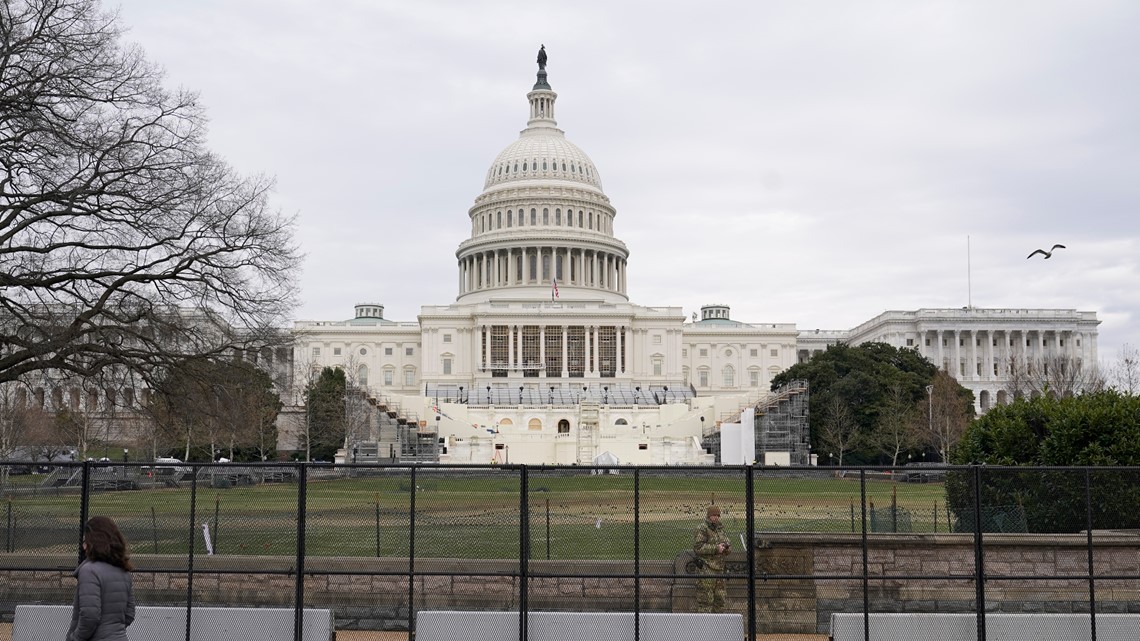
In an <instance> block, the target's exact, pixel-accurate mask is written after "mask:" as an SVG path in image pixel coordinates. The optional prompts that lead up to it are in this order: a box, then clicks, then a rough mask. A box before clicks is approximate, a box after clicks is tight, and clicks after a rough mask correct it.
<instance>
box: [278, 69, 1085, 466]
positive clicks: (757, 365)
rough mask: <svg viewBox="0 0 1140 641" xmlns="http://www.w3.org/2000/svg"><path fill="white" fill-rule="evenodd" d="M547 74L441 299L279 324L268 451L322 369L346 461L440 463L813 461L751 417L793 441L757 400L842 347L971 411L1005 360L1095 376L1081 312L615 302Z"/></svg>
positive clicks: (772, 402)
mask: <svg viewBox="0 0 1140 641" xmlns="http://www.w3.org/2000/svg"><path fill="white" fill-rule="evenodd" d="M545 62H546V56H545V51H542V52H541V53H540V59H539V71H538V77H537V82H536V83H535V84H534V87H533V88H532V89H531V91H530V92H529V93H528V94H527V95H526V98H527V102H528V105H529V110H528V117H527V121H526V128H525V129H523V130H522V132H521V133H520V134H519V137H518V139H517V140H515V141H514V142H512V143H510V144H509V145H507V146H506V148H505V149H503V151H501V152H500V153H499V154H498V156H496V157H495V159H494V161H493V162H492V163H491V166H490V167H489V168H488V169H487V172H486V177H485V181H484V187H483V191H482V193H480V194H479V195H478V196H477V197H476V198H475V203H474V205H473V206H472V207H471V209H470V210H469V211H468V213H467V217H468V224H469V226H470V230H471V231H470V237H469V238H468V239H466V240H464V241H463V242H462V243H460V245H459V247H458V249H457V250H456V258H457V267H458V270H457V271H458V273H457V286H458V296H457V297H456V299H455V302H454V303H452V304H449V305H439V306H425V307H423V308H421V311H420V314H419V316H418V318H417V320H415V321H409V322H397V321H392V320H389V319H386V318H385V317H384V308H383V306H382V305H380V304H371V303H369V304H358V305H356V307H355V314H354V316H353V318H351V319H349V320H344V321H299V322H297V323H296V324H295V327H294V339H295V343H294V351H293V368H294V381H293V387H294V389H293V390H289V391H287V393H286V394H284V395H283V400H284V401H285V402H286V403H287V408H286V410H285V412H283V414H282V417H281V427H282V430H281V432H282V441H283V442H281V443H279V448H280V449H290V448H291V445H290V440H292V443H293V444H296V442H297V440H296V439H297V434H298V433H300V432H301V431H302V430H303V429H304V420H305V415H304V408H303V407H302V403H303V389H304V386H305V383H306V382H307V381H308V380H311V378H312V376H313V375H314V373H315V372H318V371H319V370H320V368H322V367H326V366H335V367H341V368H343V369H344V370H345V371H346V374H347V376H348V379H349V381H350V383H351V384H352V385H354V386H356V387H357V388H359V389H361V390H364V391H365V395H366V396H367V397H368V398H369V400H370V402H371V404H372V406H373V407H376V408H378V411H377V412H376V414H377V416H378V417H379V418H377V419H368V420H365V421H361V422H360V423H359V424H357V425H355V426H354V425H353V424H352V421H351V418H350V425H349V428H348V430H349V432H350V434H349V435H348V436H349V438H348V439H347V440H346V444H345V450H344V451H343V452H342V455H343V456H344V458H345V459H346V460H351V459H352V458H355V457H357V456H360V457H364V456H366V455H367V457H368V459H369V460H370V459H371V457H372V456H379V457H380V458H383V457H385V456H386V455H389V454H392V453H394V452H395V451H396V448H398V447H403V448H404V452H405V454H407V453H412V454H414V453H415V452H417V451H422V449H421V450H417V449H416V447H415V446H414V445H413V444H411V443H409V442H408V441H409V440H415V439H419V440H422V441H424V442H430V443H431V444H432V446H433V447H431V448H429V450H431V449H434V454H430V455H429V457H435V458H437V459H438V460H440V461H441V462H451V463H489V462H503V463H529V464H537V463H548V464H576V463H583V464H588V463H592V462H595V461H600V462H620V463H621V464H626V463H631V464H654V465H663V464H691V463H707V462H712V461H714V460H718V461H720V460H723V461H724V462H746V463H751V462H753V461H759V462H762V463H769V464H788V463H795V464H805V463H809V462H811V460H812V459H811V456H810V452H808V451H807V443H806V438H807V434H806V427H805V428H804V429H802V433H796V430H795V429H792V430H791V431H790V432H789V430H788V429H787V428H786V427H782V426H781V425H782V424H781V423H780V422H779V421H776V424H773V425H767V427H764V428H761V427H760V426H761V416H762V415H764V414H765V413H767V412H771V411H780V410H777V409H776V408H778V407H782V408H783V411H784V413H785V414H789V412H790V415H793V416H792V419H791V420H793V421H796V420H798V421H799V424H800V425H803V426H806V398H807V393H806V390H803V389H790V390H780V391H777V392H770V391H769V388H770V384H771V381H772V378H773V377H774V376H776V375H777V374H778V373H780V372H781V371H783V370H785V369H787V368H788V367H790V366H791V365H793V364H795V363H797V362H802V361H806V360H807V359H809V358H811V356H813V355H814V354H818V353H820V352H822V351H823V350H824V349H826V347H827V346H828V345H831V344H835V343H837V342H840V341H843V342H849V343H851V344H857V343H861V342H866V341H881V342H886V343H889V344H891V345H894V346H897V347H912V348H915V349H918V350H919V352H920V353H922V354H923V355H924V356H926V357H928V358H929V359H930V360H931V361H933V362H934V363H936V364H938V365H939V366H941V367H944V368H945V369H947V371H949V372H950V373H951V374H952V375H954V376H955V377H956V378H957V379H958V380H959V382H961V383H962V384H963V385H964V386H966V387H967V388H969V389H971V390H973V392H974V395H975V398H976V402H977V404H978V406H977V409H978V410H979V411H985V410H986V409H988V408H989V407H991V406H992V405H994V404H996V403H999V402H1006V401H1007V400H1008V399H1007V397H1006V394H1005V392H1004V390H1005V389H1006V388H1007V383H1008V382H1009V381H1008V378H1009V363H1010V362H1011V358H1013V359H1016V358H1022V359H1033V358H1041V357H1043V356H1045V355H1050V354H1061V355H1064V356H1066V357H1069V358H1072V359H1073V360H1075V361H1077V362H1084V363H1096V360H1097V355H1096V339H1097V325H1098V324H1099V321H1098V320H1097V318H1096V313H1095V312H1083V311H1076V310H1071V309H983V308H961V309H919V310H916V311H888V312H884V313H883V314H881V315H879V316H877V317H875V318H873V319H871V320H869V321H867V322H865V323H863V324H861V325H859V326H858V327H856V328H854V329H852V330H849V331H831V330H829V331H821V330H809V331H799V330H798V329H797V328H796V326H795V324H792V323H745V322H740V321H737V320H734V319H732V318H731V317H730V308H729V306H728V305H706V306H704V307H702V308H701V312H700V315H699V317H697V315H696V314H694V317H693V318H692V319H691V320H690V319H689V318H687V317H686V315H685V314H684V313H683V311H682V309H681V308H679V307H653V306H642V305H638V304H635V303H633V302H630V300H629V296H628V294H627V291H628V283H629V274H628V271H627V267H628V261H629V249H628V248H627V247H626V245H625V243H623V242H622V241H621V240H620V239H619V238H618V236H617V235H615V228H616V220H617V210H616V209H615V208H614V206H613V205H612V204H611V202H610V199H609V198H608V197H607V196H606V194H605V192H604V191H603V188H602V180H601V174H600V172H599V170H598V168H597V166H595V165H594V162H593V161H592V160H591V159H590V157H589V156H587V155H586V153H585V152H583V151H582V150H581V149H579V148H578V147H577V146H576V145H574V144H573V143H572V142H570V141H569V140H568V139H567V138H566V136H565V134H564V132H563V131H562V130H561V129H559V128H558V123H557V121H556V120H555V106H556V99H557V97H558V95H557V94H556V93H555V92H554V91H553V89H552V88H551V86H550V84H549V83H548V82H547V74H546V69H545ZM290 401H292V403H293V405H292V406H291V407H289V406H288V404H289V403H290ZM797 413H799V414H802V416H798V417H796V416H794V415H795V414H797ZM389 419H391V420H389ZM386 422H390V423H391V425H390V426H386ZM753 422H755V425H756V426H757V429H756V430H753V429H751V427H752V425H753ZM741 425H743V426H745V427H744V428H743V429H742V428H741ZM401 429H402V432H400V431H399V430H401ZM385 430H395V433H396V434H397V436H396V442H392V438H393V437H392V436H391V434H388V435H386V434H385V433H384V432H385ZM409 448H410V449H409ZM717 448H721V449H720V450H719V451H715V450H716V449H717ZM722 453H723V459H722ZM396 458H399V457H398V456H397V457H396ZM362 460H363V459H362Z"/></svg>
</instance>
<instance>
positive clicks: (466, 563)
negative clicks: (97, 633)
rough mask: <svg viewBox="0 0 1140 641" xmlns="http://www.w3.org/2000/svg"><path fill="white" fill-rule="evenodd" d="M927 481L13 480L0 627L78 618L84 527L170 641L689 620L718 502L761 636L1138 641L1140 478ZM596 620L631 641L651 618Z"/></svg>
mask: <svg viewBox="0 0 1140 641" xmlns="http://www.w3.org/2000/svg"><path fill="white" fill-rule="evenodd" d="M28 470H33V471H34V472H33V473H16V472H25V471H28ZM921 471H922V474H914V473H913V472H911V471H909V470H903V469H901V468H900V469H899V470H892V469H883V468H861V469H860V468H850V469H844V470H836V469H820V468H761V467H630V466H624V467H615V468H595V467H584V466H570V467H534V466H519V465H501V466H467V467H464V466H429V465H420V466H407V465H393V466H379V465H328V464H303V463H288V464H286V463H267V464H259V465H237V464H230V463H227V464H190V463H181V464H177V465H154V464H148V465H144V464H132V463H122V464H114V463H94V462H88V463H75V464H65V465H57V466H55V467H53V468H50V469H39V470H37V469H36V468H34V467H32V466H28V465H27V464H25V463H17V462H14V463H11V464H0V496H3V504H2V505H0V546H2V547H0V577H3V580H2V581H0V617H2V618H3V620H5V621H11V620H12V618H13V615H14V613H15V612H16V606H18V605H25V606H26V605H33V604H38V605H56V606H63V607H62V609H64V610H66V614H67V616H68V617H70V603H71V599H72V595H73V592H74V587H75V585H74V579H73V578H72V576H71V573H72V571H73V570H74V568H75V566H76V564H77V562H78V560H79V554H80V547H79V546H80V541H81V536H82V523H83V522H84V519H85V518H87V517H89V516H94V515H107V516H111V517H113V518H114V519H115V520H116V521H117V523H118V524H119V526H120V528H121V529H122V530H123V532H124V534H125V535H126V536H127V538H128V540H129V541H130V545H131V552H132V559H133V561H134V563H135V566H136V570H135V573H134V582H135V593H136V599H137V601H138V603H139V605H140V606H147V607H148V608H153V607H159V606H173V607H176V608H181V609H183V610H185V611H186V613H187V615H188V616H184V617H183V619H184V623H180V624H178V626H176V627H177V630H173V631H172V633H176V634H177V636H175V637H172V638H179V639H187V640H189V639H191V638H197V637H194V636H192V632H193V630H194V627H195V626H196V625H202V624H200V623H198V622H197V621H198V619H197V618H196V615H195V614H194V612H195V611H197V612H199V614H201V613H211V616H213V613H216V612H221V610H214V608H225V609H226V612H229V611H231V610H232V609H234V608H257V609H259V610H262V611H265V610H267V609H268V610H271V609H277V611H279V612H280V613H281V616H282V617H285V618H287V619H289V622H291V623H292V625H291V626H290V627H289V629H290V630H292V631H293V636H292V637H291V638H296V639H302V638H309V637H308V636H306V634H308V633H303V630H304V629H305V628H304V625H305V620H306V617H309V618H310V619H311V618H312V617H313V616H315V615H314V614H313V613H314V612H317V613H327V615H328V616H329V617H330V621H331V624H332V625H334V626H335V628H336V630H337V637H338V638H341V639H351V640H356V641H380V640H381V639H384V640H386V639H389V638H408V639H411V638H412V635H413V634H414V632H415V630H416V626H417V623H418V621H419V620H420V619H421V618H422V615H423V613H428V612H440V611H448V612H459V613H460V619H457V621H458V623H456V625H460V626H463V625H468V626H475V630H476V632H478V630H484V628H482V627H479V626H483V625H488V626H492V628H493V626H494V625H501V621H502V618H503V617H507V618H508V620H511V621H515V622H516V624H515V625H514V626H513V627H512V628H511V630H512V633H513V635H514V637H512V638H520V639H525V638H526V637H527V636H528V634H531V635H537V636H536V638H539V637H541V638H548V637H544V636H543V633H540V632H539V631H538V630H537V628H535V627H534V626H536V625H545V624H543V623H542V622H541V620H540V619H535V618H534V616H535V615H538V614H543V616H546V614H549V615H550V616H554V615H555V614H557V615H558V616H561V617H563V619H560V620H559V621H560V622H559V623H558V625H571V626H575V625H583V623H582V620H580V619H578V620H574V619H572V618H570V619H566V617H571V615H574V616H577V615H578V614H585V613H608V614H615V615H617V614H621V615H634V614H637V615H650V614H652V615H654V616H657V615H673V614H676V615H681V614H683V613H692V612H696V611H697V609H698V592H699V591H701V590H705V589H711V587H710V586H711V585H712V583H709V581H710V579H709V578H708V575H707V574H706V572H705V568H704V567H703V565H702V562H701V561H700V559H699V558H698V557H697V556H696V555H695V554H694V551H693V550H694V548H693V546H694V536H695V533H696V531H697V528H698V527H699V526H700V525H701V524H702V522H703V521H704V520H705V514H706V508H707V507H708V506H709V505H711V504H715V505H717V506H718V507H719V508H720V511H721V523H722V525H723V527H724V535H725V536H726V538H727V540H728V541H729V542H730V543H731V545H732V548H731V551H730V553H729V555H728V557H727V562H726V564H725V568H724V571H723V573H721V574H719V575H718V576H716V577H714V579H715V580H722V581H723V582H724V593H725V597H726V599H725V605H724V608H723V611H724V612H726V613H736V614H738V615H740V618H739V619H738V620H739V621H740V622H741V627H742V630H743V632H744V633H745V634H747V635H749V636H750V637H751V636H754V635H765V634H805V635H819V636H820V637H821V638H825V637H826V636H828V635H834V637H835V638H836V639H841V638H855V637H853V636H844V635H849V634H857V635H859V636H858V638H860V639H862V638H872V639H874V638H882V639H893V638H900V639H901V638H920V637H921V635H920V634H919V633H918V632H916V631H917V630H925V629H927V628H930V629H933V630H941V631H942V633H944V634H943V636H945V635H948V634H951V631H952V630H956V629H959V628H962V627H963V626H965V628H964V629H966V630H968V631H970V633H971V637H970V638H978V639H988V638H995V639H1009V638H1026V639H1028V638H1031V637H1029V636H1010V635H1011V634H1014V635H1021V634H1029V632H1027V630H1032V629H1035V628H1033V627H1032V626H1026V625H1020V626H1019V625H1015V624H1014V623H1011V621H1013V622H1015V621H1016V617H1021V616H1024V615H1034V619H1033V620H1034V625H1041V622H1042V621H1044V622H1052V623H1049V625H1052V626H1053V628H1051V629H1055V630H1062V629H1064V630H1068V629H1070V627H1072V626H1076V627H1075V628H1073V629H1078V630H1084V631H1086V632H1088V633H1089V634H1091V635H1092V636H1087V635H1086V636H1085V637H1084V638H1097V637H1096V632H1097V630H1098V627H1097V626H1098V624H1097V622H1098V621H1100V622H1101V625H1100V628H1099V629H1100V631H1101V638H1112V637H1111V630H1113V629H1115V628H1112V626H1114V625H1117V624H1120V625H1126V626H1127V625H1130V624H1132V623H1135V624H1136V626H1137V627H1136V628H1135V629H1136V630H1140V588H1138V587H1137V586H1138V580H1140V567H1138V566H1137V562H1136V559H1137V558H1140V555H1138V552H1140V507H1138V506H1140V468H993V467H949V466H948V467H934V466H924V467H923V468H922V470H921ZM977 515H980V518H979V517H978V516H977ZM154 612H158V611H157V610H155V611H154ZM263 613H264V612H263ZM465 613H466V614H471V615H474V614H475V613H480V616H484V615H487V613H496V614H493V616H492V615H487V616H492V619H494V617H499V618H498V619H494V620H496V621H499V623H487V622H484V621H483V619H479V621H476V618H471V619H470V620H469V621H467V622H466V623H464V621H465V619H463V618H462V616H464V615H465ZM1046 614H1047V615H1049V616H1045V617H1044V618H1042V617H1041V616H1037V615H1046ZM849 615H852V616H856V617H857V618H856V619H854V620H851V619H847V618H845V617H846V616H849ZM156 616H157V615H156ZM164 616H165V615H164ZM1011 617H1012V618H1011ZM1120 617H1124V618H1123V619H1121V618H1120ZM1129 617H1132V618H1129ZM527 620H529V621H530V624H529V627H528V626H526V625H522V622H523V621H527ZM665 620H666V621H671V623H668V625H670V626H673V628H672V629H675V630H685V629H689V628H687V627H686V626H687V625H689V624H690V623H692V622H693V621H698V622H699V621H701V619H699V618H696V619H693V618H691V617H690V618H685V617H681V618H675V619H665ZM448 621H451V620H450V619H449V620H448ZM487 621H491V619H487ZM597 621H609V622H610V623H607V624H606V625H610V624H611V623H612V625H613V626H614V628H613V629H614V630H617V631H619V632H620V629H621V626H632V627H630V628H629V631H630V632H631V633H632V634H633V635H634V637H638V638H640V637H642V635H643V634H648V632H646V631H647V630H648V629H651V628H652V626H653V625H658V623H657V621H659V619H657V618H651V619H644V621H645V622H646V623H645V625H647V626H650V628H644V629H643V627H642V622H643V621H642V619H641V618H640V617H633V618H632V619H621V618H618V619H613V620H611V619H606V618H602V619H597V620H596V621H594V623H593V624H597ZM310 623H311V621H310ZM143 624H144V625H145V622H144V623H143ZM18 625H19V624H18ZM18 625H17V627H18ZM430 625H432V626H435V627H433V628H432V630H447V629H450V628H449V627H448V626H449V625H452V624H451V623H447V622H446V621H445V622H443V623H440V620H437V619H433V620H432V623H430ZM661 625H666V624H664V623H662V624H661ZM907 626H910V627H907ZM923 626H926V627H923ZM1066 626H1069V627H1066ZM1106 626H1108V627H1106ZM253 627H256V626H253ZM235 629H244V628H241V627H240V625H238V626H237V627H236V628H235ZM251 629H252V627H251ZM308 629H309V630H310V633H311V630H312V629H313V626H312V625H309V628H308ZM316 629H317V630H318V634H319V630H320V627H319V626H318V627H317V628H316ZM692 629H693V630H700V629H701V628H699V627H698V628H692ZM1125 629H1128V628H1125ZM528 630H529V632H528ZM18 631H19V630H14V632H18ZM476 632H471V633H465V636H466V638H472V639H479V638H487V639H490V638H493V637H494V634H496V633H494V632H493V631H491V628H486V629H485V630H484V631H483V632H478V633H476ZM706 632H707V631H706ZM695 633H696V632H694V634H695ZM243 634H244V633H243ZM249 634H250V635H253V636H248V637H243V636H232V637H230V638H235V639H238V640H239V641H243V640H244V639H245V638H249V639H254V638H261V637H257V636H256V635H254V633H252V632H250V633H249ZM481 634H482V635H483V637H481V636H480V635H481ZM614 634H618V632H614ZM623 634H624V633H623ZM701 634H704V633H701ZM900 634H901V635H903V636H897V635H900ZM392 635H395V636H392ZM863 635H868V636H866V637H864V636H863ZM892 635H896V636H892ZM916 635H919V636H916ZM1105 635H1109V636H1105ZM2 636H3V635H2V634H0V637H2ZM428 636H430V634H429V635H428ZM619 636H620V635H619ZM619 636H615V637H613V638H619ZM936 636H937V635H936ZM30 638H34V637H30ZM623 638H624V637H623ZM630 638H633V637H630ZM674 638H681V637H674ZM930 638H935V637H930ZM946 638H950V637H948V636H947V637H946ZM1032 638H1037V637H1032ZM1133 638H1137V636H1134V637H1133Z"/></svg>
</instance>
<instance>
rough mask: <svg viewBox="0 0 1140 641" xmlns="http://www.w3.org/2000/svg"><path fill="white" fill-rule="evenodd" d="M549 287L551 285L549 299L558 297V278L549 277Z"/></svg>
mask: <svg viewBox="0 0 1140 641" xmlns="http://www.w3.org/2000/svg"><path fill="white" fill-rule="evenodd" d="M550 287H551V289H550V300H554V299H555V298H558V279H557V278H552V279H550Z"/></svg>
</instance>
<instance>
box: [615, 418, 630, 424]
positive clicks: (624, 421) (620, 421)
mask: <svg viewBox="0 0 1140 641" xmlns="http://www.w3.org/2000/svg"><path fill="white" fill-rule="evenodd" d="M614 425H629V422H628V421H626V420H625V419H624V418H619V419H618V420H616V421H614Z"/></svg>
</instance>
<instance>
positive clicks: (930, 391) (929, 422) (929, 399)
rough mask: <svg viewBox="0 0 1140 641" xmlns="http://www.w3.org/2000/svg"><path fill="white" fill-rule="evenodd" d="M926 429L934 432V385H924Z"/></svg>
mask: <svg viewBox="0 0 1140 641" xmlns="http://www.w3.org/2000/svg"><path fill="white" fill-rule="evenodd" d="M926 430H927V431H928V432H930V433H932V434H933V433H934V386H933V385H927V386H926Z"/></svg>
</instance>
